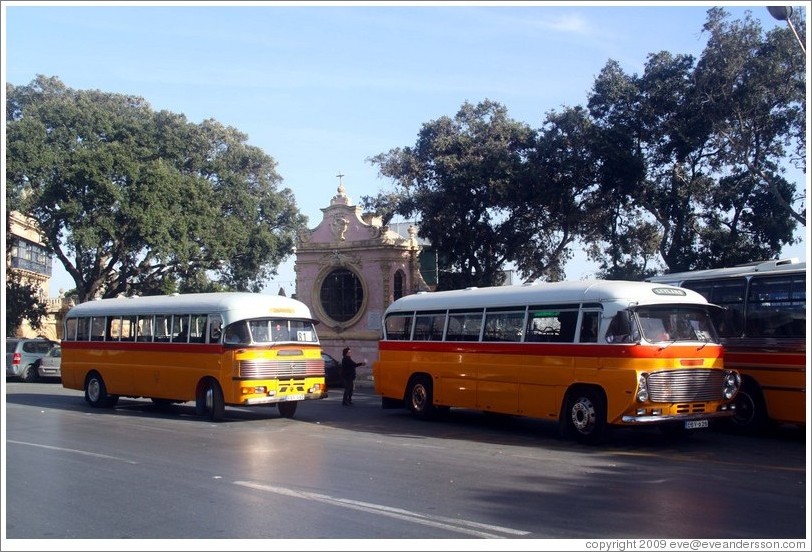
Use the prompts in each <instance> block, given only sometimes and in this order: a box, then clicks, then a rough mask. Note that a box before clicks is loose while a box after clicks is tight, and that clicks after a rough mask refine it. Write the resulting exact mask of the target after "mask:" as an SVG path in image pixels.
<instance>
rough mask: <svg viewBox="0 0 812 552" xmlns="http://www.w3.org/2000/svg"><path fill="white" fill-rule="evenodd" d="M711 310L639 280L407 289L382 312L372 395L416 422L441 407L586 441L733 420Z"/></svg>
mask: <svg viewBox="0 0 812 552" xmlns="http://www.w3.org/2000/svg"><path fill="white" fill-rule="evenodd" d="M712 309H713V306H712V305H710V304H708V302H707V301H706V300H705V299H704V298H703V297H702V296H701V295H700V294H698V293H696V292H693V291H690V290H686V289H682V288H679V287H674V286H667V285H662V284H651V283H645V282H624V281H602V280H592V281H577V282H556V283H540V284H529V285H521V286H502V287H490V288H479V289H478V288H470V289H464V290H455V291H444V292H433V293H432V292H424V293H417V294H414V295H409V296H406V297H402V298H400V299H398V300H397V301H395V302H393V303H392V304H391V305H389V307H388V308H387V309H386V311H385V312H384V319H383V335H382V337H381V340H380V342H379V358H378V360H377V361H376V362H375V363H374V364H373V367H372V372H373V378H374V384H375V391H376V393H377V394H379V395H381V397H382V406H383V407H384V408H395V407H403V406H406V407H407V408H409V409H410V410H411V412H412V413H413V414H414V415H415V416H416V417H418V418H433V417H435V416H436V415H437V414H441V413H445V412H447V411H448V410H449V409H450V408H451V407H462V408H469V409H477V410H481V411H485V412H496V413H502V414H515V415H521V416H529V417H535V418H541V419H544V420H551V421H552V420H554V421H556V422H558V424H559V428H560V430H561V433H562V435H564V436H567V437H568V436H573V437H575V438H576V439H578V440H579V441H582V442H584V443H588V444H595V443H600V442H602V441H603V440H604V439H605V438H606V436H607V435H608V430H609V429H610V428H611V427H642V426H659V427H660V428H661V429H663V430H664V431H665V432H676V433H682V432H684V431H686V430H692V429H696V428H703V427H708V426H709V423H710V421H711V420H713V419H715V418H723V417H729V416H732V415H733V410H732V408H733V399H734V397H735V396H736V392H737V391H738V388H739V384H740V379H739V376H738V374H737V373H736V372H735V371H734V370H729V369H726V368H725V367H724V366H723V356H722V355H723V352H722V347H721V345H720V344H719V340H718V338H717V335H716V331H715V329H714V326H713V321H712V319H711V317H710V314H709V311H710V310H712Z"/></svg>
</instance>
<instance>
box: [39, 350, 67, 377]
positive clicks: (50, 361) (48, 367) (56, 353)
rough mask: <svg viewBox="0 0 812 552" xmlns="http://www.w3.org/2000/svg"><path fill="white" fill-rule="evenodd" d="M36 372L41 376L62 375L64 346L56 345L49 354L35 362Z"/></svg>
mask: <svg viewBox="0 0 812 552" xmlns="http://www.w3.org/2000/svg"><path fill="white" fill-rule="evenodd" d="M34 368H35V370H36V373H37V374H38V375H39V377H41V378H61V377H62V347H61V346H59V345H54V346H53V348H51V350H50V351H48V354H47V355H45V356H44V357H42V358H41V359H39V360H38V361H37V363H35V364H34Z"/></svg>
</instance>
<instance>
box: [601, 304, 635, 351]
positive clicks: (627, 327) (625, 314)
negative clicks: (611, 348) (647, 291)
mask: <svg viewBox="0 0 812 552" xmlns="http://www.w3.org/2000/svg"><path fill="white" fill-rule="evenodd" d="M636 337H637V332H635V331H633V330H632V323H631V320H630V319H629V311H625V310H622V311H619V312H618V313H617V314H616V315H615V316H614V317H612V321H611V322H610V323H609V328H608V329H607V330H606V341H607V342H608V343H632V342H633V341H636Z"/></svg>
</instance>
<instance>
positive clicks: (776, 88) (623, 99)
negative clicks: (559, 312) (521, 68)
mask: <svg viewBox="0 0 812 552" xmlns="http://www.w3.org/2000/svg"><path fill="white" fill-rule="evenodd" d="M726 17H727V14H726V13H725V12H724V10H721V9H718V8H714V9H711V10H709V12H708V23H707V24H706V25H705V30H707V31H710V33H711V37H710V40H709V42H708V45H707V47H706V48H705V50H704V52H703V54H702V57H701V58H700V60H699V62H698V63H697V64H696V65H694V59H693V57H691V56H684V55H676V56H675V55H672V54H670V53H668V52H660V53H658V54H652V55H650V56H649V59H648V62H647V64H646V67H645V71H644V73H643V75H642V76H640V77H638V76H637V75H626V74H625V73H623V71H622V70H620V68H619V66H618V65H617V64H616V63H615V62H613V61H610V62H609V63H607V65H606V66H605V68H604V70H603V71H602V72H601V74H600V75H599V76H598V78H597V79H596V82H595V85H594V87H593V91H592V94H591V96H590V99H589V109H590V114H591V116H592V117H593V119H594V121H595V125H596V127H597V128H598V129H599V132H600V133H601V134H602V136H603V138H602V142H603V144H604V146H603V151H602V155H601V158H600V161H599V162H600V163H601V164H603V165H605V166H607V167H609V170H606V171H603V174H602V180H603V182H604V186H605V187H606V188H607V189H610V188H612V189H614V190H615V192H616V193H615V194H614V195H613V196H610V197H611V203H610V205H611V210H612V211H614V212H615V216H616V217H617V218H618V219H621V220H629V221H635V222H634V224H633V227H634V228H638V229H643V228H644V231H643V232H641V233H640V234H639V235H635V234H631V236H632V238H633V239H625V240H621V239H618V238H619V234H618V233H615V232H613V231H610V230H609V229H607V231H606V232H605V234H604V235H603V243H604V244H605V245H604V246H603V247H602V248H601V250H602V252H603V255H602V258H603V259H604V260H606V259H613V258H614V257H617V256H618V255H619V254H620V255H625V256H626V258H627V259H634V258H637V259H640V260H639V261H637V262H634V263H633V265H636V266H637V267H638V268H640V269H643V268H644V267H645V266H647V262H648V258H649V257H650V254H651V252H652V251H651V249H650V244H651V243H653V241H657V242H658V243H657V253H659V256H660V258H661V259H662V261H663V262H664V263H665V265H666V267H667V268H668V269H669V270H671V271H680V270H691V269H699V268H711V267H717V266H728V265H734V264H740V263H743V262H748V261H753V260H759V259H765V258H772V257H774V256H777V255H778V254H779V253H780V250H781V247H782V246H783V245H786V244H791V243H794V241H795V240H794V238H793V233H794V230H795V226H796V222H801V223H803V224H805V219H804V218H803V217H802V216H800V211H802V207H803V205H801V209H799V210H798V211H795V210H794V208H793V206H794V205H795V204H797V203H798V202H799V201H801V202H802V201H803V195H802V193H798V192H797V191H796V186H794V185H792V184H791V183H789V182H788V181H787V180H786V179H785V178H784V176H783V175H782V170H781V169H780V167H782V166H783V163H785V162H786V160H787V158H788V152H787V151H786V149H785V146H786V145H787V144H790V143H792V142H793V141H794V142H795V143H799V142H800V141H802V140H804V139H802V138H800V137H799V136H798V133H797V128H798V125H799V124H800V120H801V119H802V118H803V117H804V116H805V108H804V104H803V94H802V93H801V91H802V90H803V89H804V88H805V75H804V73H803V71H800V70H799V67H798V66H797V65H793V63H792V62H791V61H788V60H792V59H794V58H796V57H797V52H796V51H795V50H792V46H794V44H793V43H792V40H794V39H792V37H791V36H789V37H788V36H785V35H781V32H780V31H773V32H772V33H770V34H769V35H767V37H766V38H765V37H764V36H763V33H762V30H761V27H760V26H759V24H758V23H757V22H755V21H754V20H753V19H752V18H751V17H750V15H749V14H748V15H747V17H746V18H745V20H744V21H741V22H737V23H735V24H733V25H728V24H726V23H725V18H726ZM785 34H786V33H785ZM795 151H796V152H797V151H799V150H795ZM623 157H626V158H628V159H629V160H633V166H639V167H642V171H641V172H639V173H638V174H637V175H636V176H634V177H633V178H629V179H628V180H626V181H625V183H622V184H621V181H622V180H623V178H621V177H619V176H618V175H619V174H620V173H622V172H623V171H624V169H622V167H621V166H620V165H618V164H616V163H611V160H612V159H618V158H623ZM804 170H805V165H804ZM618 192H620V193H618ZM592 253H593V255H595V256H598V255H600V254H599V253H598V252H597V248H593V251H592ZM603 268H604V269H606V271H607V272H609V273H613V272H614V273H615V274H618V273H626V274H628V271H626V272H624V271H623V270H622V266H621V265H619V264H616V263H614V262H612V263H609V262H605V263H604V265H603ZM618 269H621V270H618ZM631 273H632V274H633V273H634V270H632V271H631ZM639 275H640V276H642V275H644V274H639Z"/></svg>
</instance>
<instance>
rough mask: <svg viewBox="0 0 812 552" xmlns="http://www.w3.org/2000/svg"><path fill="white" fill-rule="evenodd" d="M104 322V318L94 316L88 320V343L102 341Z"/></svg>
mask: <svg viewBox="0 0 812 552" xmlns="http://www.w3.org/2000/svg"><path fill="white" fill-rule="evenodd" d="M105 327H106V320H105V318H104V316H94V317H93V318H91V319H90V341H104V333H105Z"/></svg>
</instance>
